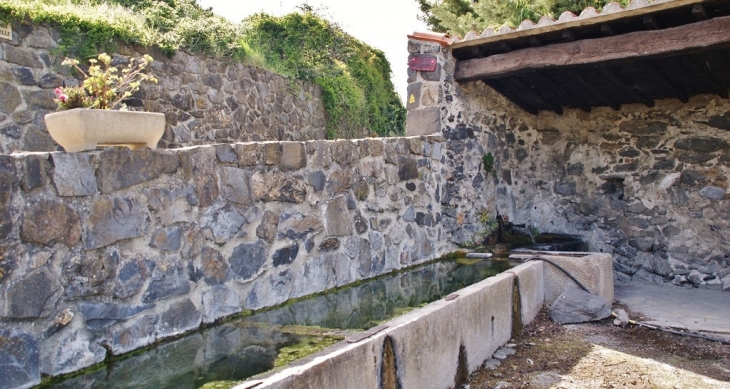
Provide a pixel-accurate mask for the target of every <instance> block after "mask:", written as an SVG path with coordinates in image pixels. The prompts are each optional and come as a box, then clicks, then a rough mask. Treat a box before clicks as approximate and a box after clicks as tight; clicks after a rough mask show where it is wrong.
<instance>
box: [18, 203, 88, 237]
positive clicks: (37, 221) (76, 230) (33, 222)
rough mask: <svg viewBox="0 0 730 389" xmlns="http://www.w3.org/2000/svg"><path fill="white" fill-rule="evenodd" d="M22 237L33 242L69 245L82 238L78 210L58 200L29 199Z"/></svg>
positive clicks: (25, 211) (21, 232) (21, 231)
mask: <svg viewBox="0 0 730 389" xmlns="http://www.w3.org/2000/svg"><path fill="white" fill-rule="evenodd" d="M23 214H24V218H23V225H22V227H21V230H20V237H21V238H22V239H23V240H25V241H27V242H33V243H40V244H43V245H49V244H50V243H51V242H58V243H63V244H65V245H67V246H69V247H71V246H74V245H76V243H78V241H79V240H80V239H81V222H80V220H79V216H78V215H77V214H76V211H75V210H74V209H73V208H71V207H69V206H67V205H65V204H63V203H61V202H58V201H53V200H36V201H32V200H31V201H28V203H26V205H25V209H24V211H23Z"/></svg>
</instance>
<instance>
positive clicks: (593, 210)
mask: <svg viewBox="0 0 730 389" xmlns="http://www.w3.org/2000/svg"><path fill="white" fill-rule="evenodd" d="M607 209H608V204H606V200H605V199H603V198H590V199H586V200H585V201H583V202H582V203H581V204H580V212H581V213H582V214H584V215H586V216H591V215H598V214H600V213H602V211H604V212H605V211H606V210H607Z"/></svg>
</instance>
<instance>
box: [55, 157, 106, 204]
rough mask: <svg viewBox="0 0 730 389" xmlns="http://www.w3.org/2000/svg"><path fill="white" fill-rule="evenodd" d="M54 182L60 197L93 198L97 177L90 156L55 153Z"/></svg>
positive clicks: (95, 191)
mask: <svg viewBox="0 0 730 389" xmlns="http://www.w3.org/2000/svg"><path fill="white" fill-rule="evenodd" d="M51 157H52V158H53V165H54V172H53V182H54V184H56V191H57V192H58V195H59V196H93V195H94V194H96V193H97V189H96V188H97V186H96V185H97V184H96V176H95V175H94V168H93V167H92V166H91V161H90V160H89V154H81V153H71V154H69V153H53V154H51Z"/></svg>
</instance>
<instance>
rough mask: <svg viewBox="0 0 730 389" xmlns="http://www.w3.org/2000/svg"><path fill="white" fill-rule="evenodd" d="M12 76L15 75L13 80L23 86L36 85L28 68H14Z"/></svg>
mask: <svg viewBox="0 0 730 389" xmlns="http://www.w3.org/2000/svg"><path fill="white" fill-rule="evenodd" d="M13 74H14V75H15V79H16V80H17V81H18V82H19V83H21V84H23V85H35V83H36V82H35V77H34V76H33V72H31V71H30V69H28V68H24V67H22V66H21V67H17V68H14V69H13Z"/></svg>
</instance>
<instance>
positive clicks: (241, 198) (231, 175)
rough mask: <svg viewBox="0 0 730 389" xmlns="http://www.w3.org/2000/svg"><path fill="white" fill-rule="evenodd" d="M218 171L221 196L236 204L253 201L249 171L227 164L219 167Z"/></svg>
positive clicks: (245, 203) (246, 203)
mask: <svg viewBox="0 0 730 389" xmlns="http://www.w3.org/2000/svg"><path fill="white" fill-rule="evenodd" d="M219 172H220V176H221V181H220V195H221V197H223V198H224V199H226V200H228V201H232V202H234V203H238V204H244V205H248V204H251V203H253V193H252V192H251V172H249V171H247V170H243V169H238V168H235V167H229V166H223V167H221V168H220V170H219Z"/></svg>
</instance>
